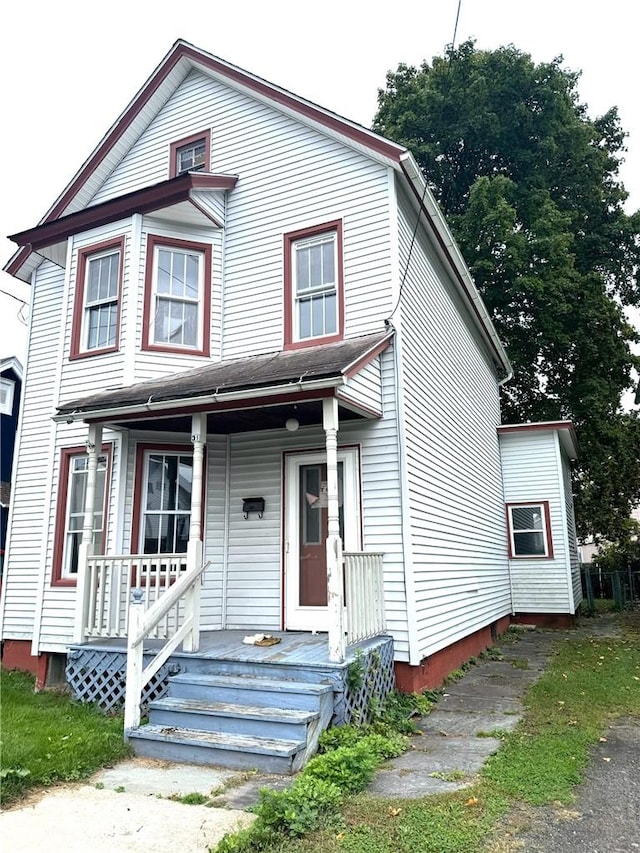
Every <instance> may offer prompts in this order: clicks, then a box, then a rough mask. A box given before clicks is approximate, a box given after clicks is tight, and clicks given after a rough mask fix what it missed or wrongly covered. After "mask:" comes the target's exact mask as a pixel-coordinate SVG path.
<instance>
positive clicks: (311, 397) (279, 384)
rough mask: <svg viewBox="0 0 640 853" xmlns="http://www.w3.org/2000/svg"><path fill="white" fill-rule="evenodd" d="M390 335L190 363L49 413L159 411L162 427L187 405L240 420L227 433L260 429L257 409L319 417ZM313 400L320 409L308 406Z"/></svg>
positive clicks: (118, 415) (63, 417) (137, 416)
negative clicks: (325, 401) (323, 404)
mask: <svg viewBox="0 0 640 853" xmlns="http://www.w3.org/2000/svg"><path fill="white" fill-rule="evenodd" d="M392 335H393V332H392V331H390V330H386V331H385V332H383V333H378V334H374V335H363V336H361V337H358V338H349V339H348V340H344V341H338V342H337V343H331V344H324V345H320V346H311V347H302V348H300V349H293V350H285V351H281V352H276V353H269V354H267V355H258V356H251V357H249V358H242V359H232V360H228V361H218V362H209V363H208V364H207V365H206V366H204V367H198V368H195V369H194V370H188V371H186V372H183V373H177V374H173V375H170V376H165V377H162V378H161V379H154V380H150V381H147V382H139V383H137V384H135V385H129V386H127V387H122V388H113V389H110V390H107V391H102V392H100V393H98V394H91V395H89V396H88V397H83V398H81V399H78V400H72V401H71V402H69V403H65V404H64V405H62V406H60V407H59V409H58V414H57V415H56V417H55V420H57V421H68V422H72V421H81V420H86V421H91V420H93V421H100V422H103V423H108V422H120V421H122V420H126V421H127V422H128V423H131V422H132V421H144V422H145V427H146V428H148V424H149V419H151V418H161V419H162V420H163V421H165V423H164V424H163V426H162V429H167V423H166V421H167V420H181V418H182V417H183V416H186V415H187V414H188V413H189V412H193V411H203V410H204V411H209V412H211V417H212V419H213V421H215V419H216V418H218V417H220V414H221V411H222V410H224V412H225V415H224V417H226V418H228V419H229V421H228V422H229V424H231V423H234V424H235V425H236V426H237V427H238V429H237V430H235V429H234V430H232V429H229V430H227V431H229V432H231V431H242V425H243V424H246V426H245V427H244V428H245V429H251V428H252V429H256V428H258V429H259V428H260V426H259V425H258V424H257V422H256V412H258V411H259V412H260V413H261V415H260V417H261V418H264V419H265V423H267V422H268V421H269V420H270V419H271V420H272V422H273V426H275V425H276V424H277V426H278V427H281V426H282V424H283V423H284V421H283V414H285V412H286V416H285V418H284V420H286V418H287V417H296V418H297V419H298V421H299V422H300V423H301V424H302V423H304V422H305V421H306V420H307V418H308V421H307V422H309V423H318V422H320V421H321V414H319V411H320V409H319V404H318V400H319V399H321V398H322V397H323V396H327V395H332V394H334V393H335V391H336V389H338V388H340V387H341V386H344V385H346V384H347V383H348V381H349V378H350V377H351V376H353V375H355V374H357V373H358V371H359V370H361V369H362V368H363V367H364V366H365V365H366V364H368V363H369V362H370V361H371V360H372V359H373V358H375V357H376V356H377V355H379V353H380V352H382V350H384V349H385V348H386V347H387V346H388V344H389V341H390V340H391V337H392ZM313 402H315V405H316V406H317V407H318V408H316V409H314V408H313V405H312V403H313ZM294 405H298V407H299V409H300V412H299V414H300V417H299V416H298V414H296V413H295V412H291V407H292V406H294ZM347 405H349V404H347V403H345V404H344V406H347ZM344 406H343V408H344ZM268 410H269V411H268ZM345 411H346V409H345ZM358 414H359V415H360V416H362V415H363V414H365V413H364V412H359V413H358ZM234 419H235V420H234ZM249 424H251V425H249ZM212 425H213V423H212ZM212 431H213V432H216V431H217V430H216V429H215V428H214V429H213V430H212Z"/></svg>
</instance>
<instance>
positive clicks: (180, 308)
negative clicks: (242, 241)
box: [144, 235, 211, 355]
mask: <svg viewBox="0 0 640 853" xmlns="http://www.w3.org/2000/svg"><path fill="white" fill-rule="evenodd" d="M210 293H211V246H207V245H203V244H199V243H192V242H189V241H186V240H168V239H167V240H165V239H163V238H159V237H156V236H153V235H152V236H150V237H149V241H148V246H147V276H146V293H145V322H144V348H145V349H161V350H172V351H179V352H190V353H194V354H197V355H208V354H209V320H210V310H211V309H210V304H211V303H210Z"/></svg>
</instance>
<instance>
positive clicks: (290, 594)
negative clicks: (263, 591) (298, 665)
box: [284, 447, 361, 631]
mask: <svg viewBox="0 0 640 853" xmlns="http://www.w3.org/2000/svg"><path fill="white" fill-rule="evenodd" d="M326 461H327V454H326V451H325V450H317V451H307V452H305V453H288V454H287V456H286V462H285V468H284V478H285V479H284V496H285V497H284V503H285V512H284V540H285V548H284V627H285V629H287V630H292V631H328V630H329V624H328V610H327V607H310V606H306V607H303V606H301V605H300V604H299V601H300V566H299V555H300V519H299V508H300V473H299V472H300V467H301V466H302V465H313V464H326ZM338 462H342V463H343V510H344V542H343V543H342V545H343V550H345V551H359V550H360V540H361V523H360V465H359V463H360V459H359V452H358V448H357V447H344V448H338Z"/></svg>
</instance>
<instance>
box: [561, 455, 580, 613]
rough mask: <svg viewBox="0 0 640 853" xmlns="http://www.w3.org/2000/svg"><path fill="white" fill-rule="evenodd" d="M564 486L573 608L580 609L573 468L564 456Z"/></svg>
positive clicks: (578, 556)
mask: <svg viewBox="0 0 640 853" xmlns="http://www.w3.org/2000/svg"><path fill="white" fill-rule="evenodd" d="M562 485H563V488H564V503H565V515H566V519H567V541H568V545H569V562H570V565H571V586H572V591H573V607H574V610H577V609H578V606H579V604H580V602H581V601H582V580H581V578H580V555H579V553H578V537H577V535H576V519H575V511H574V506H573V488H572V484H571V467H570V465H569V462H568V460H567V457H566V456H565V455H564V454H563V456H562Z"/></svg>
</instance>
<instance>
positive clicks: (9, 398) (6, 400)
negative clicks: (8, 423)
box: [0, 379, 15, 415]
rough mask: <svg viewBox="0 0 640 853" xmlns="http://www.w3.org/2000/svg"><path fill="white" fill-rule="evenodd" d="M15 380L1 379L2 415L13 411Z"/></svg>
mask: <svg viewBox="0 0 640 853" xmlns="http://www.w3.org/2000/svg"><path fill="white" fill-rule="evenodd" d="M14 388H15V382H13V381H12V380H11V379H0V415H10V414H11V413H12V411H13V392H14Z"/></svg>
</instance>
